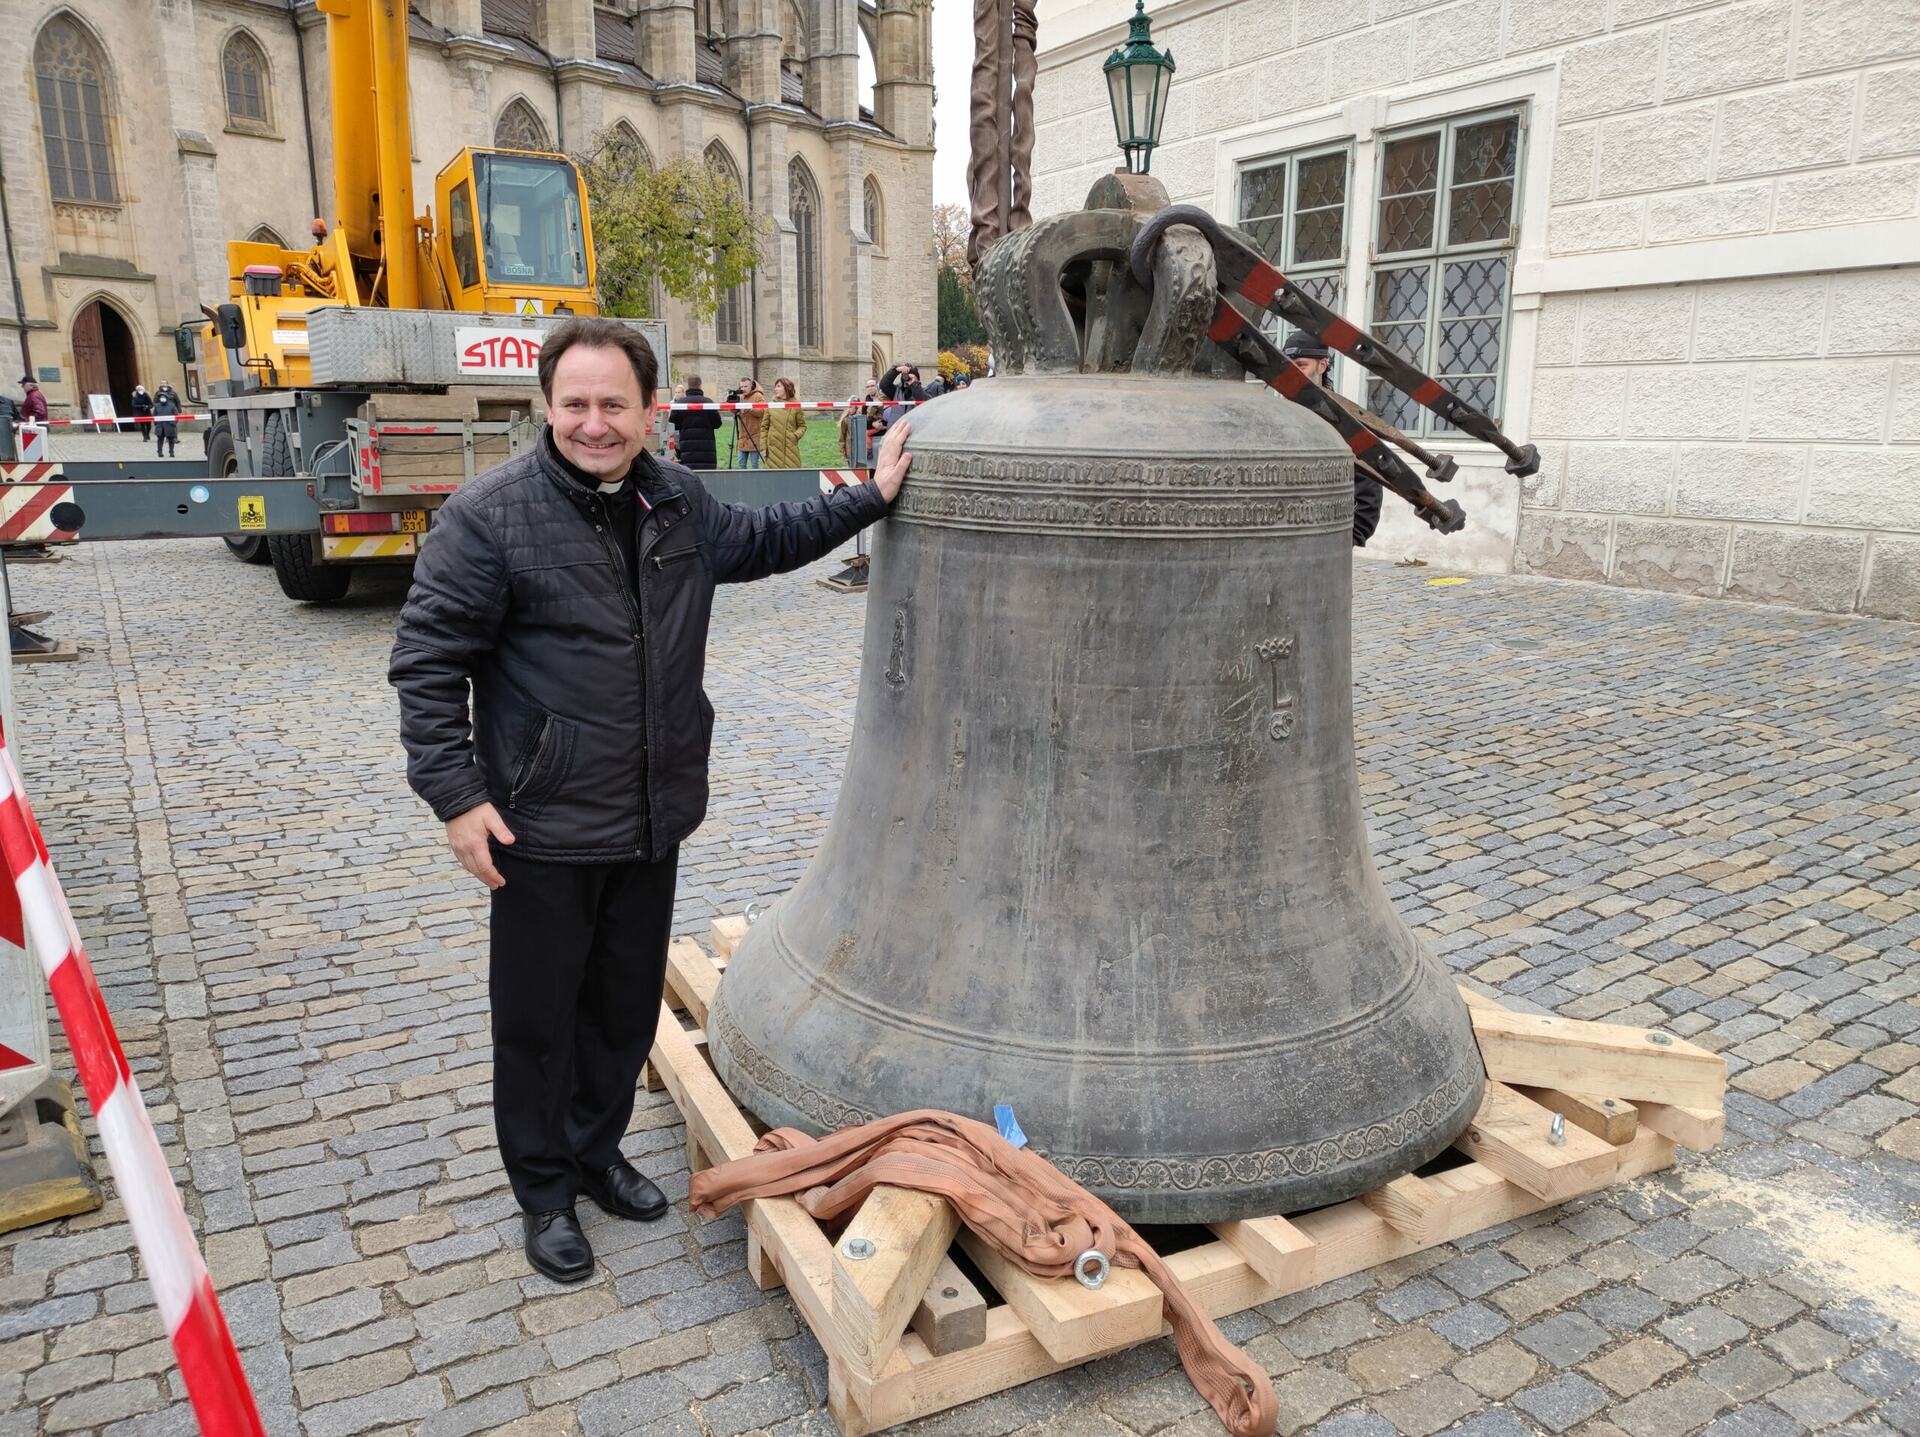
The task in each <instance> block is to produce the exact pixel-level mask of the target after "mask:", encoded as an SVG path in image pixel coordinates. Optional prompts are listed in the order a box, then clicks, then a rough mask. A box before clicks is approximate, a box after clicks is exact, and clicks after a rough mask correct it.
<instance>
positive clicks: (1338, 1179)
mask: <svg viewBox="0 0 1920 1437" xmlns="http://www.w3.org/2000/svg"><path fill="white" fill-rule="evenodd" d="M725 987H726V985H725V984H724V983H723V984H722V985H721V992H720V994H718V995H716V998H715V1001H714V1004H713V1007H712V1010H711V1011H710V1013H709V1030H708V1052H709V1054H710V1056H711V1057H712V1059H713V1065H714V1070H715V1072H716V1073H717V1074H718V1075H719V1077H720V1081H721V1083H722V1084H723V1085H724V1086H725V1087H726V1089H727V1093H728V1095H729V1096H730V1097H731V1098H732V1099H733V1101H734V1102H735V1103H736V1104H737V1105H738V1106H739V1107H740V1108H741V1109H743V1110H744V1111H748V1112H751V1113H753V1114H754V1115H755V1116H756V1117H757V1118H759V1119H760V1121H762V1122H763V1123H765V1124H767V1126H768V1127H769V1128H797V1129H799V1130H800V1131H801V1132H804V1133H808V1134H810V1135H812V1136H814V1137H824V1136H826V1134H827V1133H828V1132H830V1131H832V1129H831V1128H829V1127H828V1126H826V1125H823V1124H822V1123H821V1122H819V1121H818V1120H817V1119H815V1118H813V1117H810V1116H809V1115H808V1114H806V1113H805V1112H803V1111H801V1110H800V1109H799V1108H798V1107H797V1106H795V1105H794V1103H793V1102H792V1101H790V1100H788V1099H786V1098H783V1097H781V1096H779V1095H778V1094H775V1093H773V1092H771V1091H769V1090H768V1089H767V1087H766V1086H765V1085H764V1084H762V1083H760V1082H758V1081H756V1080H755V1079H754V1078H753V1077H751V1076H750V1075H749V1074H748V1073H747V1072H745V1071H744V1070H743V1069H742V1068H741V1067H740V1065H739V1064H736V1063H735V1062H734V1061H733V1055H732V1052H731V1050H730V1048H729V1046H728V1045H727V1043H726V1042H725V1041H724V1039H722V1038H721V1036H720V1034H721V1032H722V1030H723V1029H724V1027H725V1024H724V1022H723V1021H722V1013H723V1012H724V1009H723V1008H722V1006H721V1004H722V1002H723V1000H724V994H725ZM1469 1052H1470V1056H1469V1057H1468V1059H1467V1063H1466V1065H1465V1066H1463V1067H1461V1068H1458V1069H1457V1070H1456V1071H1455V1072H1453V1073H1451V1074H1449V1075H1448V1076H1447V1077H1446V1079H1445V1080H1444V1081H1443V1083H1442V1087H1448V1086H1451V1085H1452V1084H1453V1083H1454V1082H1456V1081H1459V1080H1462V1079H1464V1080H1465V1092H1464V1093H1463V1095H1462V1096H1460V1097H1459V1098H1458V1099H1456V1100H1455V1101H1453V1102H1452V1103H1450V1104H1449V1105H1448V1106H1447V1107H1446V1108H1445V1109H1444V1110H1443V1111H1442V1112H1441V1113H1440V1114H1438V1115H1437V1116H1436V1117H1435V1119H1434V1120H1433V1121H1432V1122H1431V1123H1428V1124H1423V1126H1422V1127H1421V1129H1420V1131H1419V1132H1417V1133H1415V1134H1414V1135H1413V1136H1412V1137H1410V1138H1408V1139H1407V1140H1406V1141H1404V1142H1401V1143H1399V1144H1396V1145H1395V1146H1393V1147H1390V1148H1386V1149H1383V1150H1381V1151H1379V1152H1376V1153H1369V1154H1366V1155H1364V1156H1362V1157H1361V1158H1358V1159H1356V1160H1354V1161H1352V1162H1349V1163H1346V1164H1343V1165H1342V1166H1340V1167H1337V1168H1335V1169H1333V1170H1331V1171H1328V1172H1322V1173H1312V1174H1307V1175H1305V1176H1295V1177H1288V1178H1284V1179H1280V1180H1278V1181H1262V1182H1241V1183H1223V1184H1218V1185H1213V1186H1208V1187H1206V1188H1196V1189H1188V1190H1180V1189H1167V1188H1152V1189H1143V1188H1140V1187H1123V1186H1118V1185H1115V1184H1111V1183H1102V1182H1088V1181H1084V1180H1083V1179H1080V1178H1075V1181H1077V1182H1080V1185H1081V1186H1082V1187H1084V1188H1085V1189H1086V1190H1087V1191H1088V1192H1090V1193H1092V1194H1093V1195H1094V1196H1095V1197H1097V1198H1099V1199H1100V1200H1101V1201H1102V1202H1104V1203H1106V1204H1107V1205H1108V1206H1109V1207H1111V1208H1112V1209H1113V1210H1114V1211H1115V1212H1116V1213H1118V1214H1119V1215H1120V1216H1121V1217H1123V1218H1125V1219H1126V1220H1127V1221H1128V1222H1132V1223H1139V1224H1144V1225H1148V1226H1181V1225H1189V1224H1195V1223H1213V1222H1232V1221H1237V1220H1242V1219H1246V1218H1255V1217H1272V1216H1287V1215H1298V1214H1300V1213H1304V1212H1310V1211H1313V1210H1315V1209H1319V1208H1325V1207H1331V1206H1334V1205H1335V1204H1337V1203H1342V1202H1347V1201H1349V1200H1351V1199H1353V1198H1357V1197H1359V1196H1360V1195H1361V1194H1363V1193H1367V1192H1371V1191H1373V1190H1374V1189H1375V1188H1378V1187H1382V1186H1384V1185H1385V1184H1387V1183H1389V1182H1392V1181H1393V1180H1394V1179H1395V1178H1398V1177H1403V1176H1405V1175H1406V1174H1408V1173H1410V1172H1413V1171H1415V1170H1416V1169H1418V1168H1420V1167H1421V1166H1423V1165H1424V1164H1426V1163H1429V1162H1431V1161H1433V1159H1435V1158H1437V1157H1438V1156H1439V1155H1440V1154H1442V1153H1444V1152H1445V1151H1446V1150H1447V1149H1448V1148H1449V1147H1451V1146H1452V1145H1453V1144H1454V1142H1455V1141H1456V1140H1457V1139H1458V1138H1459V1137H1460V1135H1461V1134H1462V1133H1464V1132H1465V1131H1466V1130H1467V1128H1468V1126H1469V1125H1470V1124H1471V1123H1472V1122H1473V1118H1474V1114H1476V1113H1477V1112H1479V1110H1480V1105H1481V1102H1482V1100H1483V1098H1484V1096H1485V1091H1486V1084H1487V1076H1486V1070H1485V1067H1484V1066H1483V1065H1482V1063H1481V1061H1480V1055H1479V1051H1478V1049H1477V1048H1476V1049H1470V1050H1469ZM786 1076H787V1077H788V1079H789V1081H799V1080H798V1079H795V1078H793V1077H792V1075H791V1074H788V1075H786ZM810 1091H812V1090H810ZM883 1116H887V1115H886V1114H879V1113H869V1112H866V1111H865V1110H862V1109H858V1108H854V1107H852V1106H849V1107H848V1110H847V1111H845V1112H844V1113H842V1114H840V1118H841V1120H842V1121H841V1126H846V1125H850V1124H852V1123H859V1122H871V1121H873V1120H874V1119H876V1118H878V1117H883ZM1036 1151H1039V1152H1041V1154H1042V1156H1044V1157H1046V1158H1047V1159H1048V1161H1050V1162H1052V1163H1053V1164H1054V1165H1055V1166H1056V1167H1058V1168H1060V1170H1061V1171H1062V1172H1063V1173H1065V1174H1066V1175H1067V1176H1069V1177H1074V1173H1073V1168H1074V1167H1075V1165H1076V1164H1077V1163H1079V1162H1081V1161H1085V1159H1083V1158H1081V1157H1079V1156H1078V1155H1075V1154H1054V1153H1051V1152H1047V1151H1046V1150H1045V1149H1043V1148H1036ZM1245 1156H1246V1155H1245V1154H1240V1153H1220V1154H1197V1155H1196V1154H1182V1155H1181V1156H1180V1159H1179V1160H1180V1161H1181V1162H1183V1163H1185V1162H1192V1163H1208V1162H1213V1161H1216V1160H1217V1161H1221V1162H1225V1163H1228V1164H1231V1163H1233V1162H1234V1161H1235V1160H1236V1159H1240V1158H1244V1157H1245ZM1130 1160H1131V1161H1135V1162H1138V1163H1141V1164H1143V1165H1150V1164H1151V1163H1152V1161H1153V1159H1152V1158H1151V1157H1150V1156H1144V1155H1143V1156H1139V1157H1133V1158H1131V1159H1130Z"/></svg>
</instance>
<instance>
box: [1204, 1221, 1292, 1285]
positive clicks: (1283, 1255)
mask: <svg viewBox="0 0 1920 1437" xmlns="http://www.w3.org/2000/svg"><path fill="white" fill-rule="evenodd" d="M1213 1235H1214V1236H1215V1237H1217V1238H1219V1239H1220V1241H1222V1242H1224V1243H1225V1244H1226V1245H1227V1246H1228V1247H1230V1248H1232V1249H1233V1250H1234V1251H1235V1252H1237V1253H1238V1254H1239V1255H1240V1256H1241V1257H1243V1258H1245V1259H1246V1263H1247V1266H1249V1267H1251V1268H1252V1269H1253V1270H1254V1271H1255V1272H1257V1273H1259V1274H1260V1276H1261V1278H1262V1279H1264V1280H1265V1281H1267V1282H1270V1283H1272V1284H1273V1285H1274V1286H1275V1287H1283V1288H1284V1287H1287V1286H1289V1285H1290V1284H1291V1283H1292V1282H1293V1281H1294V1280H1295V1279H1296V1277H1297V1276H1298V1275H1299V1273H1300V1272H1302V1271H1303V1270H1304V1269H1305V1266H1306V1264H1308V1263H1310V1262H1311V1261H1312V1253H1313V1239H1312V1238H1310V1237H1308V1236H1307V1235H1306V1234H1305V1233H1303V1232H1302V1231H1300V1229H1299V1228H1297V1227H1295V1226H1294V1225H1293V1224H1292V1223H1290V1222H1288V1221H1287V1220H1286V1219H1285V1218H1283V1217H1251V1218H1246V1219H1244V1220H1242V1221H1239V1222H1217V1223H1215V1224H1213Z"/></svg>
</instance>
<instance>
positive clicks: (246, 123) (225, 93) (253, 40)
mask: <svg viewBox="0 0 1920 1437" xmlns="http://www.w3.org/2000/svg"><path fill="white" fill-rule="evenodd" d="M236 46H238V47H244V48H246V49H250V50H252V52H253V58H254V59H255V60H257V61H258V62H259V76H260V113H259V114H258V115H242V114H239V113H237V112H236V111H235V110H234V108H233V85H232V83H231V81H232V78H233V72H232V71H231V70H230V68H229V66H228V58H229V56H231V55H232V54H233V52H234V49H235V47H236ZM220 103H221V105H222V106H223V107H224V110H225V114H226V117H227V123H226V130H227V133H228V134H230V135H255V136H258V137H260V138H263V139H276V140H277V139H279V138H280V131H279V129H278V128H277V127H276V126H275V124H274V118H273V111H274V105H273V61H272V60H271V59H270V58H269V57H268V55H267V47H266V46H265V45H262V44H261V43H260V37H259V36H257V35H255V34H254V33H253V31H251V30H249V29H247V27H246V26H244V25H237V26H235V27H234V28H233V29H232V30H229V31H228V32H227V37H226V38H225V39H224V40H222V41H221V42H220Z"/></svg>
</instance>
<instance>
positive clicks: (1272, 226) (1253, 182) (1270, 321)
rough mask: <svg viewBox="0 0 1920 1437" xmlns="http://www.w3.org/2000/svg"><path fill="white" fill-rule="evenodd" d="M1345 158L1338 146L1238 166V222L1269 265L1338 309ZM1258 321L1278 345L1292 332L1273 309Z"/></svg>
mask: <svg viewBox="0 0 1920 1437" xmlns="http://www.w3.org/2000/svg"><path fill="white" fill-rule="evenodd" d="M1351 160H1352V153H1351V151H1350V150H1349V149H1348V147H1347V146H1345V145H1342V146H1341V147H1339V148H1338V149H1332V150H1325V149H1323V150H1308V151H1303V152H1302V153H1300V154H1297V155H1283V156H1280V157H1279V158H1277V159H1270V160H1261V161H1259V162H1258V163H1257V164H1253V165H1249V166H1247V167H1246V168H1245V169H1243V170H1241V171H1240V207H1239V208H1240V228H1241V229H1242V230H1243V231H1244V232H1245V233H1246V234H1247V235H1248V236H1249V237H1250V238H1251V239H1252V240H1253V242H1254V243H1255V244H1256V245H1258V246H1259V247H1260V252H1261V253H1262V254H1264V255H1265V256H1266V257H1267V258H1268V259H1269V260H1270V261H1272V263H1273V265H1274V267H1275V268H1277V269H1278V270H1280V272H1281V273H1282V274H1284V275H1286V277H1287V278H1288V279H1290V280H1292V281H1293V282H1294V283H1295V284H1297V285H1299V286H1300V288H1301V289H1302V290H1303V291H1305V292H1306V293H1307V294H1308V295H1310V296H1312V297H1313V298H1314V299H1317V300H1319V301H1320V303H1322V304H1324V305H1326V306H1327V307H1328V308H1329V309H1333V310H1336V311H1337V310H1338V309H1339V308H1340V305H1341V301H1342V299H1343V298H1344V297H1345V291H1346V284H1345V278H1346V260H1347V177H1348V172H1349V170H1350V169H1351ZM1261 328H1262V329H1264V330H1265V331H1266V332H1267V334H1268V336H1269V337H1270V338H1272V339H1273V341H1274V342H1275V343H1276V344H1278V343H1283V342H1284V341H1285V339H1286V336H1287V335H1288V334H1290V333H1292V332H1293V326H1292V325H1289V324H1284V323H1282V322H1281V320H1280V319H1279V318H1278V317H1277V316H1275V315H1271V314H1269V315H1267V316H1265V317H1264V318H1263V319H1262V320H1261Z"/></svg>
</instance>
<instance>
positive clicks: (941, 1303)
mask: <svg viewBox="0 0 1920 1437" xmlns="http://www.w3.org/2000/svg"><path fill="white" fill-rule="evenodd" d="M912 1327H913V1330H914V1331H915V1332H917V1333H918V1334H919V1335H920V1340H921V1341H922V1342H924V1343H926V1345H927V1351H929V1352H931V1353H933V1354H934V1355H935V1356H944V1355H945V1354H947V1353H949V1352H958V1351H959V1350H960V1349H961V1348H963V1347H978V1346H979V1345H980V1344H981V1343H983V1342H985V1341H986V1340H987V1300H986V1298H984V1297H982V1296H981V1295H980V1289H979V1288H977V1287H975V1286H974V1285H973V1282H972V1280H971V1279H969V1278H968V1277H967V1275H966V1274H965V1273H964V1272H962V1271H960V1268H959V1266H958V1265H957V1264H956V1263H955V1262H954V1260H953V1259H952V1258H950V1257H942V1258H941V1259H940V1265H939V1266H938V1267H936V1268H935V1269H934V1270H933V1280H932V1281H931V1282H929V1283H928V1284H927V1291H926V1295H925V1296H924V1297H922V1298H921V1299H920V1305H919V1306H918V1307H916V1308H915V1309H914V1310H913V1323H912Z"/></svg>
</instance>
